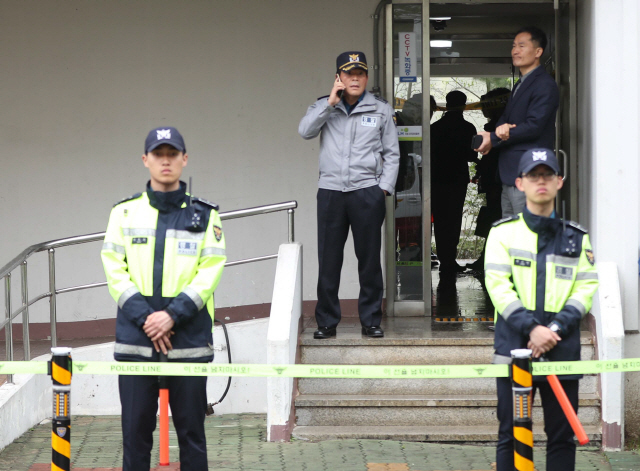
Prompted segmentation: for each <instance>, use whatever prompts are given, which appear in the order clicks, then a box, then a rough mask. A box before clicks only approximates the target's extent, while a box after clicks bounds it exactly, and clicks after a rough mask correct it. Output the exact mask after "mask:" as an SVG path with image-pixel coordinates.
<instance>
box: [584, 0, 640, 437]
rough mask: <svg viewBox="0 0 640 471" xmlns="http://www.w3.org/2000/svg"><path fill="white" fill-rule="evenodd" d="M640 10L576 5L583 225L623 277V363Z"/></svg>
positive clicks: (636, 221) (634, 340)
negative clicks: (583, 161)
mask: <svg viewBox="0 0 640 471" xmlns="http://www.w3.org/2000/svg"><path fill="white" fill-rule="evenodd" d="M639 24H640V7H639V5H638V3H637V2H636V1H635V0H608V1H604V0H584V1H579V2H578V41H577V46H578V93H579V98H578V107H579V108H578V117H579V123H578V140H579V146H578V151H579V153H580V155H581V156H582V157H584V158H585V165H584V166H583V167H581V169H580V175H581V177H582V182H583V183H584V186H583V187H581V190H580V194H581V200H580V208H581V220H582V221H584V222H585V223H586V224H588V226H589V227H590V230H591V238H592V242H593V244H594V247H595V254H596V260H599V261H606V262H615V264H616V265H617V266H618V272H619V274H620V283H621V291H622V308H623V313H624V327H625V330H626V338H625V357H627V358H638V357H640V334H638V325H639V320H640V319H639V307H640V306H639V296H640V290H639V288H640V285H639V278H638V257H639V256H640V217H639V216H640V191H639V187H638V179H639V177H640V165H639V159H638V149H639V148H640V136H639V134H638V128H639V124H640V123H639V118H640V101H639V97H638V77H639V75H640V71H639V70H638V62H637V60H635V59H633V58H634V57H635V56H636V55H637V50H638V48H639V47H640V36H639V35H638V25H639ZM625 376H626V377H625V382H626V388H625V395H626V404H625V411H626V414H625V422H626V432H627V437H628V438H630V439H633V440H637V439H638V438H639V435H638V430H640V393H639V392H638V391H640V373H626V375H625Z"/></svg>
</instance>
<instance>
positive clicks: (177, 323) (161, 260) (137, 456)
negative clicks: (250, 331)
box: [101, 127, 226, 471]
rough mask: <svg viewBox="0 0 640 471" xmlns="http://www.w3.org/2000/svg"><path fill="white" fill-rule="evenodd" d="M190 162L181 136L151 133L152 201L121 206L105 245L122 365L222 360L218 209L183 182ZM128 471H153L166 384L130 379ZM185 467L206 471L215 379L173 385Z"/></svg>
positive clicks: (125, 417) (125, 396)
mask: <svg viewBox="0 0 640 471" xmlns="http://www.w3.org/2000/svg"><path fill="white" fill-rule="evenodd" d="M187 160H188V155H187V154H186V147H185V144H184V139H183V138H182V136H181V135H180V133H179V132H178V130H177V129H175V128H172V127H163V128H158V129H154V130H152V131H151V132H149V135H148V136H147V139H146V141H145V150H144V154H143V156H142V161H143V163H144V165H145V167H147V168H148V169H149V173H150V175H151V179H150V181H149V182H148V183H147V189H146V191H145V192H144V193H138V194H136V195H133V196H132V197H130V198H127V199H125V200H123V201H120V202H119V203H118V204H116V205H115V206H114V207H113V210H112V211H111V216H110V218H109V225H108V227H107V233H106V235H105V239H104V245H103V247H102V252H101V255H102V263H103V265H104V269H105V272H106V275H107V282H108V285H109V292H110V293H111V295H112V296H113V298H114V299H115V301H116V303H117V304H118V315H117V320H116V343H115V355H114V356H115V359H116V360H119V361H159V360H160V354H161V352H162V353H163V354H164V355H166V356H167V357H168V361H180V362H210V361H212V360H213V338H212V327H213V292H214V290H215V288H216V286H217V285H218V282H219V281H220V276H221V275H222V270H223V268H224V264H225V261H226V254H225V239H224V235H223V232H222V226H221V224H220V216H219V215H218V207H217V206H216V205H214V204H212V203H209V202H207V201H205V200H202V199H200V198H195V197H192V196H191V195H189V194H188V193H187V191H186V190H187V188H186V184H185V183H184V182H181V181H180V176H181V175H182V169H183V168H184V167H185V166H186V165H187ZM118 381H119V390H120V402H121V404H122V435H123V445H124V459H123V470H124V471H144V470H149V467H150V457H151V448H152V446H153V431H154V430H155V427H156V413H157V410H158V390H159V388H158V378H157V377H154V376H125V375H123V376H120V377H119V379H118ZM168 387H169V401H170V405H171V412H172V416H173V423H174V425H175V428H176V431H177V435H178V444H179V445H180V463H181V469H183V470H185V471H205V470H207V469H208V465H207V450H206V441H205V434H204V419H205V412H206V407H207V398H206V377H176V376H170V377H168Z"/></svg>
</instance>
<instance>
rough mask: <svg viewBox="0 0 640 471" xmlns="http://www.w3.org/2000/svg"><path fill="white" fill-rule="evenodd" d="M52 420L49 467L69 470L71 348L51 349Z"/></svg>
mask: <svg viewBox="0 0 640 471" xmlns="http://www.w3.org/2000/svg"><path fill="white" fill-rule="evenodd" d="M50 365H51V366H50V368H51V370H50V373H51V381H52V383H53V420H52V421H51V428H52V433H51V469H52V470H56V471H71V410H70V406H71V401H70V397H69V396H70V394H71V349H70V348H66V347H60V348H52V349H51V363H50Z"/></svg>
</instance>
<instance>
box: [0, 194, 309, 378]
mask: <svg viewBox="0 0 640 471" xmlns="http://www.w3.org/2000/svg"><path fill="white" fill-rule="evenodd" d="M297 207H298V203H297V202H296V201H287V202H285V203H276V204H269V205H265V206H256V207H254V208H246V209H238V210H236V211H227V212H224V213H220V219H222V220H223V221H224V220H227V219H238V218H244V217H250V216H257V215H261V214H267V213H274V212H278V211H287V213H288V218H287V230H288V242H289V243H292V242H293V241H294V210H295V208H297ZM104 235H105V233H104V232H96V233H94V234H86V235H80V236H75V237H66V238H64V239H56V240H50V241H48V242H41V243H39V244H34V245H32V246H30V247H28V248H26V249H25V250H23V251H22V253H20V255H18V256H17V257H15V258H14V259H13V260H11V261H10V262H9V263H7V264H6V265H5V266H4V267H2V268H1V269H0V278H2V279H4V303H5V304H4V305H5V319H4V320H3V321H2V322H0V330H1V329H2V328H4V332H5V340H6V360H7V361H13V352H14V350H13V319H15V318H16V317H17V316H19V315H20V314H22V339H23V348H24V359H25V360H31V343H30V340H29V307H30V306H32V305H33V304H35V303H37V302H38V301H40V300H42V299H45V298H49V317H50V323H51V347H57V345H58V335H57V313H56V296H57V295H58V294H63V293H71V292H72V291H79V290H83V289H91V288H99V287H102V286H106V285H107V282H106V281H105V282H100V283H88V284H84V285H79V286H70V287H67V288H57V286H56V249H57V248H60V247H68V246H71V245H78V244H86V243H89V242H97V241H100V240H104ZM45 251H46V252H48V258H49V291H48V292H46V293H42V294H39V295H38V296H36V297H34V298H33V299H29V293H28V274H27V260H28V259H29V257H31V256H32V255H34V254H36V253H38V252H45ZM274 258H278V254H272V255H263V256H260V257H253V258H246V259H242V260H235V261H232V262H227V263H226V264H225V266H226V267H232V266H235V265H242V264H245V263H252V262H261V261H264V260H271V259H274ZM18 267H20V285H21V294H22V305H21V306H20V308H18V309H16V310H15V311H12V304H11V272H12V271H13V270H15V269H16V268H18ZM7 382H8V383H12V382H13V375H7Z"/></svg>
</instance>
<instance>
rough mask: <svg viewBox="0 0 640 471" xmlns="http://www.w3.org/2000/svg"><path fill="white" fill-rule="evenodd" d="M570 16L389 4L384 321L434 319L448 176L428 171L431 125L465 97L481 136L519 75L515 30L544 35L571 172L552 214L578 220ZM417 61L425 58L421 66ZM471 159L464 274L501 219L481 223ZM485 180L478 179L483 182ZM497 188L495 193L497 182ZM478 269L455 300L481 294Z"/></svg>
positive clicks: (541, 2) (517, 5)
mask: <svg viewBox="0 0 640 471" xmlns="http://www.w3.org/2000/svg"><path fill="white" fill-rule="evenodd" d="M575 15H576V2H575V0H556V1H555V2H554V0H548V1H547V0H537V1H535V0H533V1H530V2H527V1H526V0H522V1H513V2H508V1H501V2H499V3H496V2H495V0H494V1H491V0H486V1H483V0H476V1H474V2H473V3H472V4H469V3H468V2H462V1H457V0H450V1H449V2H447V3H445V2H443V1H442V0H438V1H437V2H432V3H430V2H429V0H423V1H422V2H419V1H418V2H416V3H408V2H407V1H406V0H397V1H396V2H395V3H393V4H391V5H388V6H387V9H386V56H385V57H386V61H385V62H386V66H385V67H386V74H385V84H386V85H385V98H386V99H387V100H388V101H389V102H391V103H392V105H393V106H394V108H395V111H396V118H397V124H398V138H399V141H400V171H399V176H398V180H397V184H396V194H395V196H394V198H393V203H392V204H391V205H389V207H388V208H387V222H386V229H385V231H386V246H385V247H386V271H387V274H386V286H387V298H386V299H387V315H391V316H423V315H426V316H431V315H432V309H433V310H435V311H437V310H438V306H437V304H438V299H437V298H438V296H437V294H438V288H439V287H441V281H442V277H440V276H439V274H438V269H439V268H438V265H437V263H438V262H437V253H438V247H437V245H436V244H435V240H434V239H433V238H432V228H433V226H432V221H433V216H432V206H433V201H434V200H433V198H434V194H433V192H434V191H436V190H437V189H436V190H434V189H435V188H436V187H440V188H441V187H442V185H439V183H443V182H447V181H449V180H451V179H452V175H450V174H448V173H447V172H443V173H442V174H433V172H435V173H438V171H437V168H438V165H435V166H434V163H435V164H438V162H434V160H433V159H434V158H435V155H432V152H433V146H434V143H433V142H431V139H432V136H431V132H430V129H431V125H433V124H434V123H435V122H436V121H438V120H440V119H441V118H442V116H443V114H446V113H449V112H450V111H451V109H449V108H448V106H447V94H448V93H449V92H451V91H460V92H462V93H463V94H464V95H465V96H466V105H465V107H464V111H463V118H464V120H465V121H467V122H470V123H472V124H473V125H474V126H475V128H476V130H477V131H481V130H485V129H486V126H487V125H490V123H489V121H491V120H492V119H494V118H495V117H493V118H492V117H491V116H493V115H494V114H495V113H494V111H496V110H495V109H494V108H500V107H504V106H505V104H506V101H507V100H508V99H509V96H510V90H511V88H512V87H513V84H514V82H515V81H516V80H517V79H518V75H519V71H518V70H517V69H515V68H514V67H513V66H512V59H511V45H512V42H513V38H514V37H515V33H516V32H517V31H518V30H519V29H520V28H522V27H524V26H529V25H534V26H537V27H539V28H541V29H542V30H543V31H544V32H545V33H546V34H547V37H548V39H549V44H548V47H547V49H546V50H545V53H544V55H543V57H542V64H543V67H544V68H545V69H546V71H547V72H548V73H549V74H551V75H552V76H553V77H555V78H556V81H557V83H558V86H559V88H560V96H561V103H560V108H559V111H558V117H557V121H556V123H557V135H556V150H557V153H558V157H559V160H560V163H561V167H562V168H563V171H564V173H565V174H568V175H569V177H568V178H567V180H565V188H564V189H563V190H562V193H561V195H560V198H559V200H558V202H557V210H558V213H559V214H562V215H563V216H564V217H571V216H573V217H574V218H577V215H578V208H577V206H576V204H577V201H578V198H577V191H578V188H579V185H578V182H577V177H578V172H579V168H578V160H577V156H575V155H574V154H575V150H576V147H577V146H576V142H575V139H576V133H575V126H576V100H575V76H576V54H575V50H576V48H575ZM423 57H429V60H428V61H423ZM505 90H506V91H505ZM500 93H502V95H500ZM430 96H431V97H433V98H434V101H435V104H432V102H431V100H430ZM434 111H435V113H434ZM427 112H428V113H429V114H428V115H427ZM486 130H488V129H486ZM465 139H466V138H465ZM469 147H470V143H469ZM477 157H478V159H479V160H478V161H477V162H473V163H470V164H469V180H470V181H469V183H468V186H467V195H466V199H465V205H464V213H463V221H462V226H461V236H460V239H459V241H458V246H457V254H456V262H457V263H458V264H459V265H460V266H461V267H463V268H464V267H465V265H466V263H469V262H473V260H475V259H477V258H479V257H480V256H481V252H482V247H483V246H484V242H485V236H486V233H488V229H489V228H490V224H491V222H492V221H494V220H496V219H499V217H500V209H499V208H498V210H497V213H496V214H497V216H496V215H491V216H490V217H488V219H487V217H486V216H487V213H490V212H491V211H485V210H484V209H483V208H486V207H487V206H490V205H488V203H487V194H486V191H485V190H486V188H482V187H483V185H482V181H481V180H482V177H481V176H480V173H481V171H480V169H479V167H481V165H480V162H481V161H482V160H481V159H480V157H481V156H479V155H478V156H477ZM440 158H441V157H440ZM434 169H435V170H434ZM494 173H495V172H494ZM490 177H491V176H490V175H485V176H484V180H485V183H486V182H487V180H490V179H491V178H490ZM494 182H495V178H494ZM497 183H498V196H499V192H500V188H499V187H500V182H499V180H498V181H497ZM432 185H433V186H432ZM484 186H486V185H484ZM445 193H446V192H445ZM447 194H448V193H447ZM440 196H441V195H440ZM441 198H442V196H441ZM563 206H564V208H565V209H564V210H563ZM494 209H495V208H494ZM482 213H484V214H482ZM485 219H487V220H486V221H485ZM489 219H491V221H489ZM479 226H482V227H484V226H487V227H485V229H486V230H485V229H483V228H482V227H479ZM434 231H437V228H435V229H434ZM434 252H435V254H434ZM481 265H482V264H481V263H480V264H479V265H478V266H480V267H481ZM477 272H479V273H476V274H475V276H476V279H477V281H478V282H477V283H475V284H474V283H472V282H471V281H470V280H466V281H465V280H461V279H460V276H467V275H469V274H470V271H466V272H465V273H464V274H463V275H458V278H457V282H456V284H454V285H453V286H454V290H453V291H454V292H456V293H457V294H460V291H461V290H462V289H467V288H468V287H469V286H472V289H478V290H481V286H480V285H481V283H482V281H481V279H482V270H477ZM456 286H457V287H456ZM456 290H457V291H456ZM472 304H473V303H472ZM459 310H460V312H459V315H461V316H463V317H466V314H468V313H473V312H472V311H473V308H472V307H471V308H469V309H468V310H467V312H466V314H465V312H462V311H464V309H459ZM475 317H478V316H475Z"/></svg>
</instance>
